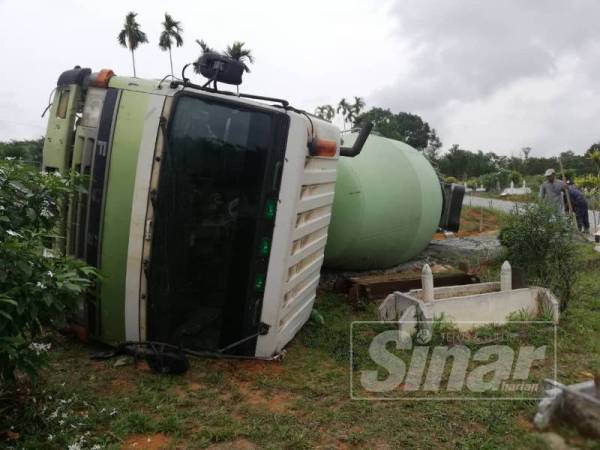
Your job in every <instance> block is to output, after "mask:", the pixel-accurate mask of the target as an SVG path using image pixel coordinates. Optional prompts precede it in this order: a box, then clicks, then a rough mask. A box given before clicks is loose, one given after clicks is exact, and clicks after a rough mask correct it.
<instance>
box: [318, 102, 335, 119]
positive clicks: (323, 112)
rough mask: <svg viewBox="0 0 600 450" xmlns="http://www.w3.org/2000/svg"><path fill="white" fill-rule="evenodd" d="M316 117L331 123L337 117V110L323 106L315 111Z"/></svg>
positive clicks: (329, 106)
mask: <svg viewBox="0 0 600 450" xmlns="http://www.w3.org/2000/svg"><path fill="white" fill-rule="evenodd" d="M315 116H317V117H320V118H321V119H325V120H329V121H331V120H332V119H333V118H334V117H335V109H333V106H331V105H321V106H318V107H317V108H316V109H315Z"/></svg>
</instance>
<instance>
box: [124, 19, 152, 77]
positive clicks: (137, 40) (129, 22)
mask: <svg viewBox="0 0 600 450" xmlns="http://www.w3.org/2000/svg"><path fill="white" fill-rule="evenodd" d="M136 16H137V13H134V12H133V11H132V12H130V13H129V14H127V16H125V24H124V25H123V29H122V30H121V32H120V33H119V36H118V37H117V39H118V40H119V44H121V46H122V47H125V48H129V50H130V51H131V62H132V64H133V76H134V77H135V76H136V73H135V55H134V52H135V49H136V48H138V46H139V45H140V44H143V43H145V42H148V37H147V36H146V33H144V32H143V31H142V30H141V29H140V24H139V23H137V21H136V20H135V17H136Z"/></svg>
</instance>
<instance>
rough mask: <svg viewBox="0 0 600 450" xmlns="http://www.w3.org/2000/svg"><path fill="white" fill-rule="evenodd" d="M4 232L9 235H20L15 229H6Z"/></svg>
mask: <svg viewBox="0 0 600 450" xmlns="http://www.w3.org/2000/svg"><path fill="white" fill-rule="evenodd" d="M6 234H8V235H9V236H13V237H14V236H19V237H21V235H20V234H19V233H17V232H16V231H13V230H6Z"/></svg>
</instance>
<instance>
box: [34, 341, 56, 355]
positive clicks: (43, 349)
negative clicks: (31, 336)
mask: <svg viewBox="0 0 600 450" xmlns="http://www.w3.org/2000/svg"><path fill="white" fill-rule="evenodd" d="M50 347H52V344H42V343H38V342H32V343H31V344H29V350H33V351H34V352H35V354H36V355H38V356H39V355H41V354H42V353H47V352H48V350H50Z"/></svg>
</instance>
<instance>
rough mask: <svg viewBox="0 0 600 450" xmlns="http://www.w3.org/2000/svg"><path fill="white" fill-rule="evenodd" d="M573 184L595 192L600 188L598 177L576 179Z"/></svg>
mask: <svg viewBox="0 0 600 450" xmlns="http://www.w3.org/2000/svg"><path fill="white" fill-rule="evenodd" d="M575 184H576V185H577V186H579V187H580V188H583V189H586V190H595V189H598V188H600V177H597V176H594V175H589V174H588V175H585V176H582V177H576V178H575Z"/></svg>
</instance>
